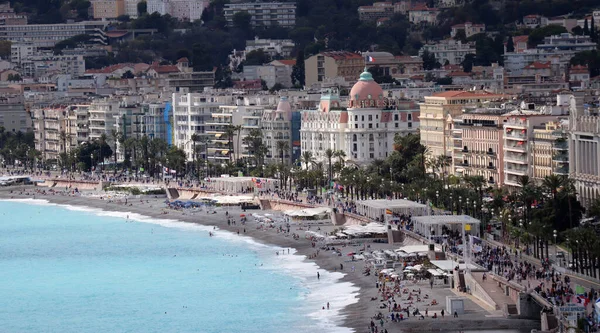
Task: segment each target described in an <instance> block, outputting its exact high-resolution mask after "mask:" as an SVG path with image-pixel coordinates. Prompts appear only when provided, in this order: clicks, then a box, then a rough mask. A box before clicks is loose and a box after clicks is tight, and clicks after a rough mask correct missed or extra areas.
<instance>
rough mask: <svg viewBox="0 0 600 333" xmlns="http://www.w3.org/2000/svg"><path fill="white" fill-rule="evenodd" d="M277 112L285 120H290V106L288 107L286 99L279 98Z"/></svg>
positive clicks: (288, 103)
mask: <svg viewBox="0 0 600 333" xmlns="http://www.w3.org/2000/svg"><path fill="white" fill-rule="evenodd" d="M277 112H278V113H282V114H283V118H284V119H285V120H290V119H292V106H291V105H290V102H289V101H288V99H287V97H284V96H282V97H281V99H280V100H279V104H277Z"/></svg>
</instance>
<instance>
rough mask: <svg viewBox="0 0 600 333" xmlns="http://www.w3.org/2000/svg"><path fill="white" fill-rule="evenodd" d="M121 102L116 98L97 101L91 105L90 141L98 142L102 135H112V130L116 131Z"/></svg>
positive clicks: (89, 112) (89, 111)
mask: <svg viewBox="0 0 600 333" xmlns="http://www.w3.org/2000/svg"><path fill="white" fill-rule="evenodd" d="M120 104H121V101H120V100H118V99H116V98H102V99H95V100H94V101H92V103H91V104H90V107H89V110H88V114H89V118H88V120H89V126H88V128H89V132H88V138H89V139H90V140H98V139H100V137H101V136H102V134H105V135H107V136H108V135H110V133H111V131H112V130H115V129H116V126H115V125H116V123H117V116H118V115H119V107H120Z"/></svg>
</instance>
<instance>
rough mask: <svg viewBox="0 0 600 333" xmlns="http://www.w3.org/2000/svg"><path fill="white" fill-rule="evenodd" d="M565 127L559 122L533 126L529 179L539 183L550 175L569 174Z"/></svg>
mask: <svg viewBox="0 0 600 333" xmlns="http://www.w3.org/2000/svg"><path fill="white" fill-rule="evenodd" d="M566 129H567V128H566V126H565V125H564V124H563V123H562V122H561V121H549V122H548V123H546V124H543V125H541V126H534V128H533V138H532V140H531V152H530V153H531V177H532V178H533V179H535V180H536V181H538V182H541V181H542V180H543V179H544V177H547V176H550V175H552V174H557V175H565V176H568V174H569V152H568V146H567V144H568V142H567V140H566V138H567V131H566Z"/></svg>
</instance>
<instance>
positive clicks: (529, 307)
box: [517, 293, 542, 319]
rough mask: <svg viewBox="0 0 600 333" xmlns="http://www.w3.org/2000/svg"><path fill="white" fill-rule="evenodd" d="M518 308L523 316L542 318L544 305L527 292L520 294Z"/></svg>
mask: <svg viewBox="0 0 600 333" xmlns="http://www.w3.org/2000/svg"><path fill="white" fill-rule="evenodd" d="M517 308H518V309H519V316H520V317H521V318H531V319H541V312H542V306H541V305H539V304H538V302H536V301H535V300H534V299H533V297H531V295H529V294H527V293H520V294H519V299H518V300H517Z"/></svg>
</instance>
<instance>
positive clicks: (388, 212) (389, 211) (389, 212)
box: [385, 209, 394, 215]
mask: <svg viewBox="0 0 600 333" xmlns="http://www.w3.org/2000/svg"><path fill="white" fill-rule="evenodd" d="M385 213H386V214H388V215H392V214H394V213H393V212H392V211H391V210H389V209H386V210H385Z"/></svg>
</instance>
